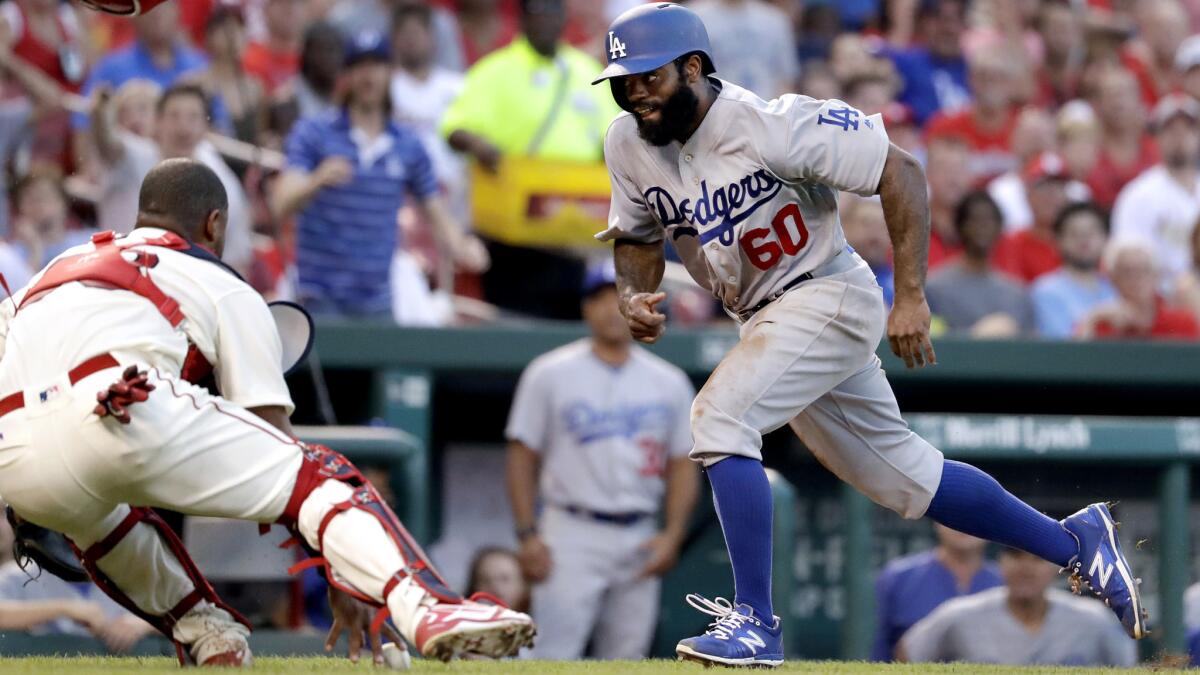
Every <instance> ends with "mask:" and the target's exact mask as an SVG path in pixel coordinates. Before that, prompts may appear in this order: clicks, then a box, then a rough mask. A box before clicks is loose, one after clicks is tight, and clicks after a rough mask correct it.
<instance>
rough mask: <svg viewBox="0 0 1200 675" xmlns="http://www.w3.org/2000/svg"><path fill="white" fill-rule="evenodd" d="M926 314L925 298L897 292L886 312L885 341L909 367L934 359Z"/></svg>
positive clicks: (927, 308)
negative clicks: (889, 308)
mask: <svg viewBox="0 0 1200 675" xmlns="http://www.w3.org/2000/svg"><path fill="white" fill-rule="evenodd" d="M929 318H930V317H929V303H928V302H925V298H923V297H922V298H918V299H915V300H914V299H911V298H907V297H901V296H899V295H897V296H896V301H895V303H894V304H893V305H892V313H891V314H889V315H888V326H887V336H888V344H890V345H891V347H892V353H893V354H895V355H896V356H899V357H900V358H901V359H903V360H904V365H905V366H907V367H909V368H913V367H916V368H920V367H921V366H924V365H931V366H932V365H934V364H935V363H937V355H936V354H934V353H933V343H932V342H930V341H929Z"/></svg>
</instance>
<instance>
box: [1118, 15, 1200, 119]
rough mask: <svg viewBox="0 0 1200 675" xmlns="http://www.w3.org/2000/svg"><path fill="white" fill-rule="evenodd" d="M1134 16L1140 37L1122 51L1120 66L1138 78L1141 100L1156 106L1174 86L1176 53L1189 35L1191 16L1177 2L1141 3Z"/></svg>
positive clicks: (1148, 104)
mask: <svg viewBox="0 0 1200 675" xmlns="http://www.w3.org/2000/svg"><path fill="white" fill-rule="evenodd" d="M1133 17H1134V20H1135V21H1136V22H1137V32H1138V38H1137V40H1134V41H1132V42H1129V43H1127V44H1126V46H1125V48H1124V49H1122V50H1121V63H1122V64H1124V65H1125V67H1126V68H1128V69H1129V70H1130V71H1131V72H1132V73H1133V74H1134V76H1135V77H1137V80H1138V87H1139V88H1140V89H1141V92H1142V100H1143V101H1145V102H1146V105H1147V106H1151V107H1153V106H1154V104H1155V103H1158V99H1159V98H1161V97H1162V96H1165V95H1166V94H1168V93H1170V92H1171V90H1172V89H1173V88H1174V87H1175V67H1174V66H1175V53H1176V52H1177V51H1178V50H1179V45H1180V43H1182V42H1183V39H1184V38H1186V37H1187V36H1188V33H1189V32H1190V30H1189V23H1188V15H1187V12H1185V11H1183V7H1181V6H1180V5H1179V2H1178V0H1139V2H1138V3H1137V4H1136V5H1135V6H1134V12H1133Z"/></svg>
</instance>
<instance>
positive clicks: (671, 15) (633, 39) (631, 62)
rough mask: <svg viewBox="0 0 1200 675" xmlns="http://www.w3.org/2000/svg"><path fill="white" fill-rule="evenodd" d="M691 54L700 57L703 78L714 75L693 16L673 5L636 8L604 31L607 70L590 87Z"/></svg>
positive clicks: (700, 26) (705, 38)
mask: <svg viewBox="0 0 1200 675" xmlns="http://www.w3.org/2000/svg"><path fill="white" fill-rule="evenodd" d="M692 52H700V54H701V55H702V57H703V58H702V59H701V60H703V61H704V74H705V75H707V74H709V73H712V72H716V68H715V67H714V66H713V60H712V47H711V46H710V45H709V42H708V31H707V30H706V29H705V28H704V22H703V21H701V20H700V17H699V16H698V15H697V14H696V13H695V12H693V11H692V10H690V9H688V8H686V7H683V6H681V5H677V4H675V3H673V2H655V3H651V4H648V5H640V6H638V7H634V8H633V9H631V10H629V11H627V12H625V13H624V14H622V15H621V16H618V17H617V18H616V19H614V20H613V22H612V25H611V26H609V27H608V38H607V41H606V42H605V55H606V58H607V60H608V67H607V68H605V69H604V70H603V71H602V72H601V73H600V76H599V77H597V78H596V79H595V80H592V84H600V83H601V82H603V81H605V80H607V79H609V78H612V77H621V76H623V75H636V74H638V73H646V72H649V71H651V70H656V69H658V68H661V67H662V66H665V65H666V64H668V63H670V62H672V61H674V60H675V59H677V58H679V57H681V56H684V55H685V54H691V53H692Z"/></svg>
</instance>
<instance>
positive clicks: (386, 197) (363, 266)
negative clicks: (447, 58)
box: [272, 33, 488, 319]
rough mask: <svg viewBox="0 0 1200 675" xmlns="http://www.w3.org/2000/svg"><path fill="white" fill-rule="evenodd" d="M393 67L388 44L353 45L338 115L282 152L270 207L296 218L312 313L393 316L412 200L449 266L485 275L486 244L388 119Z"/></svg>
mask: <svg viewBox="0 0 1200 675" xmlns="http://www.w3.org/2000/svg"><path fill="white" fill-rule="evenodd" d="M390 63H391V50H390V49H389V47H388V43H387V41H386V40H385V39H384V38H383V36H381V35H379V34H377V33H363V34H360V35H358V36H356V37H355V38H353V39H352V40H350V41H349V42H348V43H347V45H346V51H345V69H344V71H343V77H344V80H345V84H346V94H345V98H344V100H343V101H342V105H341V108H340V109H338V110H336V111H333V112H331V113H327V114H322V115H318V116H316V117H309V118H306V119H302V120H300V121H299V122H297V123H296V125H295V127H293V129H292V131H291V134H290V135H289V136H288V138H287V142H286V143H285V151H286V154H287V167H286V168H285V169H284V171H283V174H282V175H281V176H280V178H279V181H278V183H277V184H276V186H275V192H274V195H273V199H272V203H273V206H274V209H275V212H276V213H277V214H278V215H279V216H281V217H286V216H289V215H291V214H298V216H299V217H298V218H297V227H296V269H297V272H298V277H299V279H298V291H299V293H298V294H299V296H300V299H301V301H302V302H303V303H304V304H305V306H306V307H307V308H308V310H309V311H310V312H312V313H314V314H319V315H326V316H330V315H333V316H353V317H362V318H380V319H390V318H391V317H392V295H391V284H390V272H391V265H392V258H393V254H394V253H395V251H396V248H397V246H399V245H400V243H401V242H400V241H399V236H398V229H397V223H396V217H397V212H398V211H399V210H400V207H401V206H403V204H404V199H405V197H406V196H412V197H413V198H414V199H416V200H417V203H418V204H419V205H420V207H421V208H422V210H423V211H424V215H425V216H426V218H427V219H428V220H429V222H431V223H432V224H433V225H434V227H435V228H436V234H437V235H438V239H439V241H440V243H442V244H443V246H444V248H445V249H446V253H447V256H446V258H447V259H450V260H453V261H454V263H455V264H457V265H459V266H461V267H463V268H465V269H467V270H468V271H472V272H479V271H482V270H483V269H485V268H486V267H487V262H488V258H487V251H486V250H485V249H484V248H483V245H482V244H481V243H480V242H479V240H478V239H476V238H475V237H473V236H470V235H467V234H465V233H464V231H463V229H462V227H461V226H460V225H459V223H458V222H457V221H456V220H455V219H454V218H453V216H451V215H450V211H449V209H448V207H447V205H446V203H445V200H444V199H443V197H442V196H441V193H440V187H439V185H438V182H437V180H436V178H435V177H434V173H433V165H432V163H431V162H430V159H429V155H428V154H427V153H426V151H425V148H424V146H423V145H422V144H421V141H420V139H419V137H418V136H417V135H416V133H415V132H413V131H412V130H410V129H408V128H407V127H404V126H401V125H399V124H397V123H395V122H394V121H392V119H391V101H390V97H389V82H390V75H391V67H390Z"/></svg>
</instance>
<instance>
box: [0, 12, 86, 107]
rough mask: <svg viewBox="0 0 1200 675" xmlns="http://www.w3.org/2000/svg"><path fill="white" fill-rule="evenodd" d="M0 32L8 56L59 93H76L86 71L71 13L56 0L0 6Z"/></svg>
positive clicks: (76, 23)
mask: <svg viewBox="0 0 1200 675" xmlns="http://www.w3.org/2000/svg"><path fill="white" fill-rule="evenodd" d="M0 28H2V29H3V30H4V31H6V32H7V39H8V40H10V41H11V42H12V53H13V54H15V55H17V56H19V57H21V58H22V59H24V60H25V61H26V62H27V63H29V64H30V65H32V66H34V67H36V68H37V69H38V70H40V71H42V72H43V73H45V74H46V75H49V76H50V77H51V78H52V79H53V80H54V81H55V82H57V83H58V85H59V86H60V87H62V88H63V89H67V90H70V91H79V85H80V84H82V83H83V76H84V73H85V71H86V68H87V64H86V63H85V62H84V55H83V35H82V31H81V29H80V26H79V17H78V16H77V15H76V14H75V9H74V8H73V7H72V6H71V5H70V4H67V3H60V2H59V1H58V0H13V2H6V3H4V4H3V5H0Z"/></svg>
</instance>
